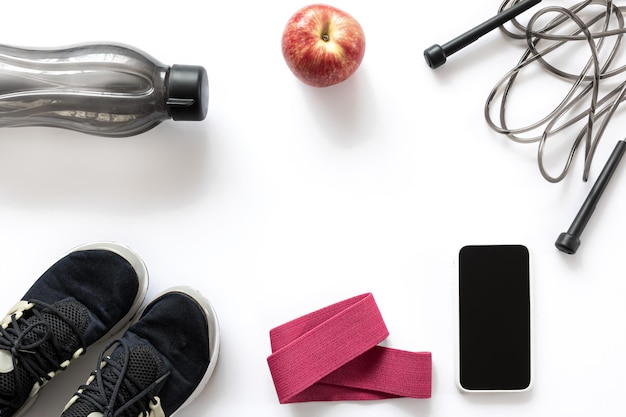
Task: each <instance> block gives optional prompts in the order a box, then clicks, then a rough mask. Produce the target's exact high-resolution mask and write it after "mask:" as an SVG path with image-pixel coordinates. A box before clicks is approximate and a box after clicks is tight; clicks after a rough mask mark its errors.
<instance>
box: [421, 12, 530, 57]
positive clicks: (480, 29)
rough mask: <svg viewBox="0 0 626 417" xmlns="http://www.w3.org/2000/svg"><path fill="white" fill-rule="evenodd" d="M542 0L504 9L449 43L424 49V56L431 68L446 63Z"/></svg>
mask: <svg viewBox="0 0 626 417" xmlns="http://www.w3.org/2000/svg"><path fill="white" fill-rule="evenodd" d="M540 2H541V0H524V1H521V2H519V3H517V4H516V5H514V6H513V7H510V8H508V9H506V10H503V11H502V12H501V13H498V14H497V15H495V16H494V17H492V18H491V19H489V20H487V21H485V22H483V23H481V24H480V25H478V26H476V27H475V28H474V29H472V30H469V31H467V32H465V33H464V34H462V35H461V36H458V37H456V38H454V39H453V40H451V41H450V42H448V43H445V44H444V45H443V46H440V45H437V44H435V45H433V46H431V47H430V48H427V49H426V50H424V58H425V59H426V63H427V64H428V66H429V67H431V68H433V69H434V68H438V67H440V66H442V65H443V64H445V63H446V60H447V58H448V57H449V56H450V55H452V54H453V53H455V52H458V51H459V50H461V49H463V48H465V47H466V46H468V45H469V44H471V43H473V42H474V41H476V40H477V39H479V38H480V37H482V36H483V35H486V34H487V33H489V32H491V31H492V30H494V29H496V28H497V27H499V26H501V25H503V24H504V23H506V22H508V21H509V20H511V19H513V18H514V17H515V16H517V15H519V14H521V13H522V12H525V11H526V10H528V9H530V8H531V7H533V6H534V5H536V4H537V3H540Z"/></svg>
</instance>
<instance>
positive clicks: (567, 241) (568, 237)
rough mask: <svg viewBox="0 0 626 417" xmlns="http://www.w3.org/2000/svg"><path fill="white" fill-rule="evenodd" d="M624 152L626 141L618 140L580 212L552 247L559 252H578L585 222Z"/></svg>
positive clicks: (625, 150)
mask: <svg viewBox="0 0 626 417" xmlns="http://www.w3.org/2000/svg"><path fill="white" fill-rule="evenodd" d="M624 152H626V140H620V141H619V142H617V144H616V145H615V148H614V149H613V152H612V153H611V156H609V159H608V160H607V162H606V164H605V165H604V168H602V172H600V176H599V177H598V179H597V180H596V182H595V184H593V187H592V188H591V190H590V191H589V195H587V198H586V199H585V201H584V203H583V205H582V206H581V207H580V210H579V211H578V214H577V215H576V217H575V218H574V221H573V222H572V224H571V226H570V227H569V229H568V230H567V232H563V233H561V234H560V235H559V237H558V238H557V240H556V242H555V243H554V245H555V246H556V247H557V248H558V249H559V250H560V251H561V252H565V253H567V254H569V255H573V254H575V253H576V251H577V250H578V247H579V246H580V236H581V235H582V233H583V230H584V229H585V226H586V225H587V222H588V221H589V219H590V218H591V215H592V214H593V212H594V210H595V209H596V205H597V204H598V201H599V200H600V197H601V196H602V193H603V192H604V190H605V189H606V186H607V185H608V184H609V181H610V180H611V177H612V176H613V173H614V172H615V170H616V169H617V167H618V165H619V163H620V161H621V159H622V156H623V155H624Z"/></svg>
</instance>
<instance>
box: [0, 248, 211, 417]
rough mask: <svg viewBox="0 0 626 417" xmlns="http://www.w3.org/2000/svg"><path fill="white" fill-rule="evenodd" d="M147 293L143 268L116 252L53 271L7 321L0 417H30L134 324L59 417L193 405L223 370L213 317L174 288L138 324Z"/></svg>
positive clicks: (96, 253) (0, 344)
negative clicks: (71, 371)
mask: <svg viewBox="0 0 626 417" xmlns="http://www.w3.org/2000/svg"><path fill="white" fill-rule="evenodd" d="M147 288H148V274H147V270H146V268H145V265H144V263H143V261H142V260H141V258H139V256H137V255H136V254H135V253H134V252H133V251H131V250H130V249H129V248H127V247H126V246H123V245H120V244H117V243H109V242H106V243H94V244H88V245H83V246H80V247H78V248H76V249H74V250H72V251H70V252H69V253H68V254H67V255H66V256H64V257H63V258H61V259H60V260H59V261H57V262H56V263H55V264H54V265H52V266H51V267H50V268H49V269H48V270H47V271H46V272H45V273H44V274H43V275H42V276H41V277H40V278H39V279H38V280H37V281H36V282H35V284H34V285H33V286H32V287H31V288H30V289H29V290H28V291H27V292H26V294H25V295H24V297H23V299H22V301H20V302H18V303H17V304H16V305H15V307H13V308H12V309H11V311H10V312H9V314H8V315H7V316H6V317H5V318H4V319H3V320H2V321H0V325H1V327H0V417H18V416H22V415H23V414H24V413H25V412H26V410H27V409H28V408H29V406H30V405H31V404H32V403H33V402H34V400H35V398H36V396H37V393H38V391H39V389H40V388H41V387H42V386H43V385H45V384H46V383H47V382H49V381H50V380H51V379H52V378H53V377H54V376H55V374H57V373H58V372H60V371H63V370H65V369H66V368H67V367H68V365H69V364H70V362H72V361H73V360H74V359H76V358H77V357H79V356H81V355H82V354H83V353H84V352H85V350H86V349H87V348H88V347H89V346H91V345H93V344H94V343H96V342H97V341H99V340H102V339H104V338H105V337H107V336H111V335H113V334H115V333H118V332H121V330H122V329H124V327H125V326H128V324H129V323H130V321H131V320H132V319H133V317H135V316H137V317H138V318H137V319H135V320H134V321H133V323H132V324H130V327H128V328H127V329H126V331H125V332H124V333H123V335H122V337H121V338H120V339H119V340H116V341H114V342H112V343H110V344H108V345H106V347H105V348H104V350H103V352H102V353H101V355H100V358H99V360H98V364H97V367H96V369H95V371H94V372H92V374H91V375H90V376H89V379H88V380H87V382H86V383H85V384H84V385H82V386H80V387H79V388H78V390H77V391H76V394H75V395H74V396H73V397H72V398H71V399H70V400H69V402H68V403H67V405H66V407H65V410H63V411H61V410H59V412H62V414H61V417H114V416H115V417H137V416H139V417H144V416H145V417H170V416H173V415H174V414H175V413H176V412H177V411H178V410H179V409H181V408H182V407H184V406H185V405H187V404H188V403H189V402H191V401H192V400H193V399H194V398H195V397H196V396H197V395H198V394H199V392H200V391H201V389H202V388H203V387H204V385H206V383H207V382H208V379H209V377H210V376H211V373H212V372H213V369H214V368H215V363H216V361H217V355H218V351H219V327H218V323H217V317H216V314H215V311H214V310H213V307H212V306H211V304H210V303H209V302H208V301H207V300H206V299H205V298H204V297H202V296H201V295H200V294H199V293H198V292H197V291H196V290H193V289H191V288H188V287H174V288H172V289H170V290H168V291H165V292H164V293H162V294H160V295H159V296H157V297H156V298H155V299H154V300H153V301H152V302H151V303H149V304H148V305H147V306H145V307H144V308H143V310H141V312H139V314H137V313H138V310H139V308H140V306H141V304H142V303H143V300H144V297H145V295H146V291H147Z"/></svg>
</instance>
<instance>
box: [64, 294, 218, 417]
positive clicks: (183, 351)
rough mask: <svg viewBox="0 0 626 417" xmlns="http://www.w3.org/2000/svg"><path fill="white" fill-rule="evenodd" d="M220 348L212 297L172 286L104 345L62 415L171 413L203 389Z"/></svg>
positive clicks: (157, 416)
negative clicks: (89, 374) (115, 339)
mask: <svg viewBox="0 0 626 417" xmlns="http://www.w3.org/2000/svg"><path fill="white" fill-rule="evenodd" d="M218 352H219V326H218V322H217V316H216V314H215V311H214V310H213V307H212V306H211V304H210V303H209V301H208V300H206V299H205V298H204V297H202V296H201V295H200V293H198V292H197V291H196V290H193V289H191V288H188V287H175V288H172V289H170V290H168V291H166V292H164V293H162V294H161V295H160V296H158V297H157V298H156V299H155V300H154V301H152V302H151V303H150V304H149V305H148V306H146V308H145V309H144V310H143V312H142V313H141V315H140V317H139V319H138V320H137V321H136V322H135V323H134V324H133V325H131V326H130V327H129V328H128V330H126V332H125V333H124V335H123V336H122V338H121V339H120V340H118V341H115V342H113V343H111V344H110V345H109V346H108V347H107V348H105V349H104V351H103V352H102V354H101V355H100V358H99V360H98V365H97V367H96V370H95V371H94V372H92V374H91V376H90V377H89V379H88V380H87V382H86V384H85V385H82V386H81V387H80V388H79V389H78V391H77V392H76V394H75V395H74V397H72V399H71V400H70V401H69V403H68V404H67V405H66V406H65V411H64V412H63V414H62V415H61V417H137V416H139V417H144V416H145V417H171V416H173V415H174V414H175V413H176V412H177V411H178V410H180V409H181V408H183V407H184V406H185V405H187V404H189V403H190V402H191V401H193V400H194V399H195V398H196V396H197V395H198V394H199V393H200V391H201V390H202V389H203V388H204V386H205V385H206V383H207V382H208V380H209V377H210V376H211V374H212V372H213V369H214V368H215V364H216V362H217V356H218Z"/></svg>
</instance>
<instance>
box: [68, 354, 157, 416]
mask: <svg viewBox="0 0 626 417" xmlns="http://www.w3.org/2000/svg"><path fill="white" fill-rule="evenodd" d="M110 358H111V359H109V362H110V363H111V364H121V363H123V361H124V350H123V348H122V347H117V348H116V349H115V350H114V351H113V353H112V354H111V355H110ZM115 368H116V367H114V366H112V365H104V366H103V367H102V370H101V372H102V377H103V378H107V377H113V378H114V379H113V381H116V378H119V377H120V374H119V372H118V371H117V370H116V369H115ZM164 373H165V367H164V365H163V360H162V359H161V357H160V355H159V354H158V353H157V352H156V351H155V350H154V349H153V348H152V347H150V346H148V345H144V344H139V345H136V346H134V347H132V348H131V349H130V360H129V362H128V371H127V375H128V376H130V377H131V378H132V379H133V380H134V381H135V382H136V383H137V385H138V387H135V389H134V390H133V392H130V391H129V390H128V388H127V387H126V385H125V384H122V386H121V389H120V394H119V397H120V398H118V402H117V403H116V404H115V407H119V406H121V404H120V403H119V400H123V402H128V401H130V400H134V399H135V398H134V397H135V395H136V394H137V393H138V392H139V391H141V390H143V389H145V388H146V387H148V386H149V385H150V384H152V383H154V381H156V380H157V379H158V378H159V377H160V376H161V375H163V374H164ZM89 385H91V386H95V385H97V379H93V380H92V381H91V382H90V384H89ZM159 388H160V387H157V388H155V390H154V392H151V393H149V395H150V396H154V395H156V394H157V392H158V389H159ZM110 394H111V393H110V392H107V395H110ZM107 401H110V398H107ZM138 401H139V404H141V405H145V404H142V401H143V402H144V403H145V402H147V401H148V399H147V398H143V399H140V400H138ZM133 410H134V408H133V407H130V408H129V409H128V410H127V411H126V412H124V413H123V414H122V415H121V416H120V417H137V415H138V414H139V412H135V411H133ZM61 417H103V413H102V412H101V411H100V410H99V409H98V408H97V406H95V405H94V404H93V402H92V401H87V400H85V399H83V398H81V397H80V396H79V397H78V398H77V399H76V401H74V402H73V403H70V405H69V407H68V408H66V410H65V411H64V412H63V414H62V415H61Z"/></svg>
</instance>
